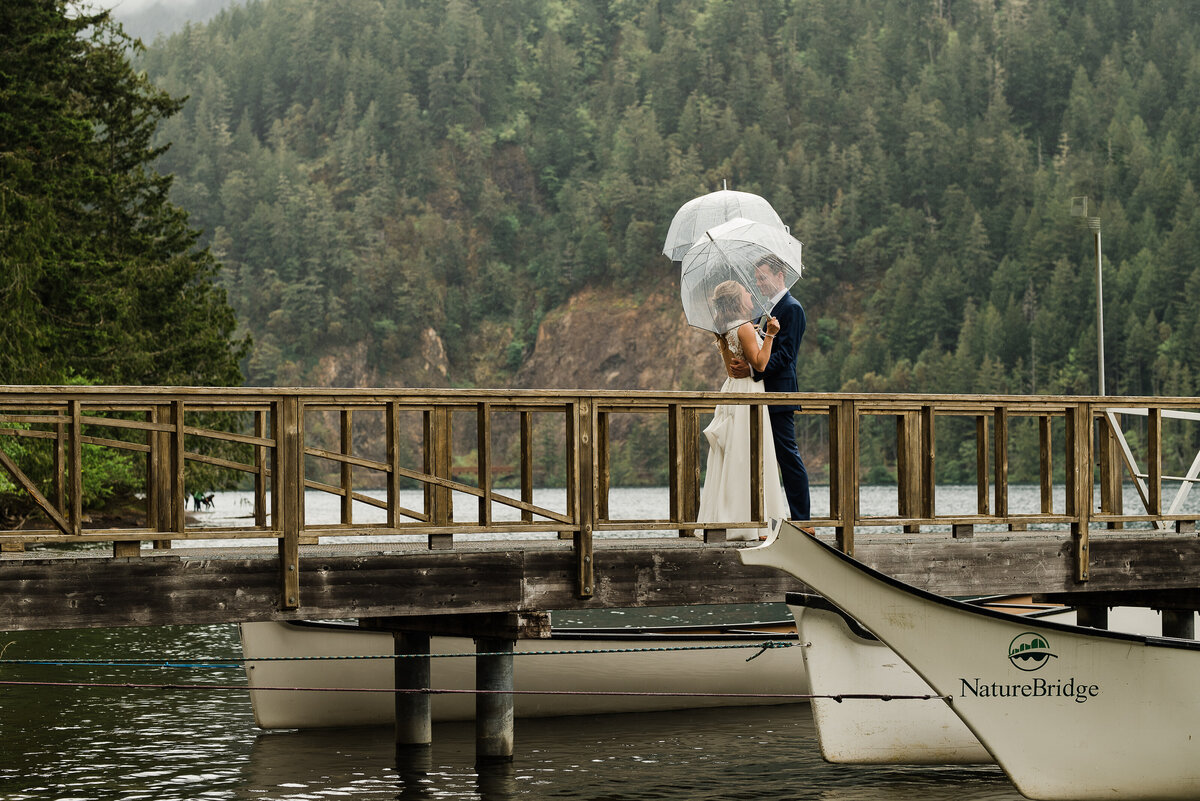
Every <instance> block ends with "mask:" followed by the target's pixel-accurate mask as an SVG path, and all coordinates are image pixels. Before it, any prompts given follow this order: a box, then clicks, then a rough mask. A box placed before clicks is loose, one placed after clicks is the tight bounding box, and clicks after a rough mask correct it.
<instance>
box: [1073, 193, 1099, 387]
mask: <svg viewBox="0 0 1200 801" xmlns="http://www.w3.org/2000/svg"><path fill="white" fill-rule="evenodd" d="M1087 204H1088V199H1087V196H1086V195H1084V196H1082V197H1073V198H1071V216H1072V217H1083V218H1084V220H1086V221H1087V225H1088V228H1090V229H1092V232H1093V233H1094V234H1095V239H1096V361H1097V363H1098V367H1099V372H1098V375H1099V378H1100V394H1101V395H1103V394H1105V392H1104V276H1103V274H1102V272H1101V263H1100V262H1101V260H1100V218H1099V217H1089V216H1087Z"/></svg>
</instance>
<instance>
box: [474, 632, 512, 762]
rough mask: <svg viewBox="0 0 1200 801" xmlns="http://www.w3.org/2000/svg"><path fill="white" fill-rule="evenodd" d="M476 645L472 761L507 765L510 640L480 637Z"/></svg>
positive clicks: (510, 662)
mask: <svg viewBox="0 0 1200 801" xmlns="http://www.w3.org/2000/svg"><path fill="white" fill-rule="evenodd" d="M475 642H476V646H475V647H476V652H477V654H476V656H475V684H476V689H479V690H484V691H485V692H481V693H479V694H478V695H476V696H475V758H476V760H477V761H479V762H494V761H503V762H511V761H512V757H513V695H512V690H513V656H512V652H513V647H514V645H515V644H516V643H515V641H514V640H509V639H502V638H499V637H480V638H479V639H478V640H476V641H475Z"/></svg>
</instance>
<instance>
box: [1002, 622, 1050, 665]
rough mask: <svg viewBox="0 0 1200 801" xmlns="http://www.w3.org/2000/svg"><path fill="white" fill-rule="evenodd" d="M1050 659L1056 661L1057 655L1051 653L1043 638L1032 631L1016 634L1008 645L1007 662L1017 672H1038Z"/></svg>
mask: <svg viewBox="0 0 1200 801" xmlns="http://www.w3.org/2000/svg"><path fill="white" fill-rule="evenodd" d="M1051 657H1053V658H1054V659H1057V658H1058V654H1055V653H1051V651H1050V643H1048V642H1047V641H1046V638H1045V637H1043V636H1042V635H1041V634H1034V633H1033V632H1032V631H1026V632H1023V633H1021V634H1018V635H1017V636H1016V637H1014V638H1013V641H1012V642H1011V643H1009V644H1008V661H1009V662H1012V663H1013V667H1015V668H1016V669H1017V670H1024V671H1033V670H1038V669H1039V668H1041V667H1042V666H1043V665H1045V664H1046V663H1047V662H1049V661H1050V659H1051Z"/></svg>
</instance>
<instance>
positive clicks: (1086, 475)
mask: <svg viewBox="0 0 1200 801" xmlns="http://www.w3.org/2000/svg"><path fill="white" fill-rule="evenodd" d="M1091 425H1092V412H1091V406H1090V405H1089V404H1086V403H1078V404H1076V405H1074V406H1072V407H1070V408H1068V409H1067V470H1066V473H1067V476H1066V478H1067V486H1066V490H1067V514H1068V515H1071V516H1072V517H1074V518H1075V520H1074V521H1072V522H1071V539H1072V541H1073V543H1074V548H1075V580H1076V581H1081V582H1082V581H1087V580H1088V577H1089V570H1088V566H1089V548H1090V545H1089V542H1088V523H1089V520H1090V518H1091V508H1092V507H1091V504H1092V461H1091V445H1092V437H1091Z"/></svg>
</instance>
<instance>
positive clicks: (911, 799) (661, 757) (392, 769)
mask: <svg viewBox="0 0 1200 801" xmlns="http://www.w3.org/2000/svg"><path fill="white" fill-rule="evenodd" d="M473 737H474V728H473V727H472V725H471V724H469V723H457V724H443V725H438V726H435V727H434V743H433V745H432V747H431V748H430V749H428V750H426V751H425V752H424V753H417V754H411V753H410V754H407V755H396V754H394V753H393V749H392V746H391V744H390V741H389V739H388V732H386V731H378V730H374V731H372V730H360V731H352V730H344V731H326V732H316V731H310V732H292V733H271V734H262V735H259V736H258V738H257V739H256V740H255V742H254V744H253V747H252V749H251V755H250V761H249V765H248V770H247V776H246V784H245V786H244V788H243V789H244V790H245V791H246V793H247V795H251V796H255V797H258V796H259V794H263V797H270V798H316V797H325V796H348V797H350V798H355V799H358V798H376V797H378V798H385V797H389V798H403V799H435V798H438V799H440V798H481V799H495V801H504V799H514V798H564V799H596V798H610V799H660V798H663V799H666V798H670V799H745V798H764V799H838V800H839V801H868V799H870V800H871V801H880V800H892V801H942V800H945V801H950V800H951V799H955V800H956V801H957V800H958V799H964V800H966V801H971V800H975V801H1015V799H1019V798H1020V797H1021V796H1020V795H1019V794H1018V793H1017V792H1016V790H1015V789H1014V788H1013V787H1012V785H1011V784H1010V783H1009V782H1008V780H1007V779H1006V778H1005V777H1004V775H1003V774H1002V773H1001V772H1000V770H999V769H998V768H996V767H994V766H971V767H962V766H956V767H953V768H942V767H928V766H922V767H876V766H873V767H869V768H868V767H860V766H847V765H831V764H827V763H825V762H822V761H821V759H820V756H819V755H818V753H817V746H816V741H815V735H814V732H813V726H812V720H811V717H810V715H809V712H808V709H807V707H804V706H780V707H758V708H755V709H718V710H703V711H695V712H670V713H668V712H663V713H652V714H642V715H607V716H593V717H579V718H555V719H550V720H522V721H518V725H517V739H518V747H517V755H516V757H515V758H514V760H513V762H512V763H509V764H500V765H489V766H486V767H478V768H477V767H476V766H475V765H474V740H473ZM333 777H342V782H341V783H340V784H331V781H335V780H334V778H333ZM387 792H391V793H392V794H393V795H390V796H388V795H385V794H384V793H387ZM377 793H379V795H376V794H377Z"/></svg>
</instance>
